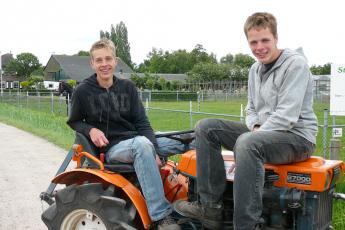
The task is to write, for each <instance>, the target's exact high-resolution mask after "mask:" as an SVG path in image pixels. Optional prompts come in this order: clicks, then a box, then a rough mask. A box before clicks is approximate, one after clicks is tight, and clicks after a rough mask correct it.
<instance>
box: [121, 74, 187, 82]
mask: <svg viewBox="0 0 345 230" xmlns="http://www.w3.org/2000/svg"><path fill="white" fill-rule="evenodd" d="M132 74H133V73H123V74H120V73H116V74H115V76H116V77H118V78H126V79H130V78H131V75H132ZM135 75H137V76H139V77H144V76H145V74H144V73H135ZM150 76H157V77H163V78H164V79H165V80H166V81H181V82H186V79H187V75H186V74H168V73H150Z"/></svg>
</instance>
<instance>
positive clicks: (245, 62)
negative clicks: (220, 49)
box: [233, 53, 255, 69]
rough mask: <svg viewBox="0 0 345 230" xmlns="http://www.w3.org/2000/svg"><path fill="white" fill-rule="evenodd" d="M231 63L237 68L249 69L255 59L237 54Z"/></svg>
mask: <svg viewBox="0 0 345 230" xmlns="http://www.w3.org/2000/svg"><path fill="white" fill-rule="evenodd" d="M233 63H234V64H235V65H237V66H240V67H243V68H248V69H249V68H250V67H251V66H252V65H253V64H254V63H255V59H254V58H252V57H251V56H249V55H248V54H241V53H239V54H236V55H235V57H234V62H233Z"/></svg>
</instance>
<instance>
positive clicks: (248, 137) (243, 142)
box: [234, 132, 258, 161]
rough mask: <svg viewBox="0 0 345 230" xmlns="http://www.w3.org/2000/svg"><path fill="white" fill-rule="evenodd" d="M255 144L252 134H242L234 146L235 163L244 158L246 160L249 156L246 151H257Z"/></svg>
mask: <svg viewBox="0 0 345 230" xmlns="http://www.w3.org/2000/svg"><path fill="white" fill-rule="evenodd" d="M257 144H258V143H257V142H256V140H255V138H254V135H253V133H252V132H248V133H243V134H242V135H240V136H239V137H238V138H237V140H236V143H235V146H234V153H235V155H236V161H239V160H240V159H243V160H245V159H244V158H248V157H249V154H246V153H247V152H248V150H253V149H257Z"/></svg>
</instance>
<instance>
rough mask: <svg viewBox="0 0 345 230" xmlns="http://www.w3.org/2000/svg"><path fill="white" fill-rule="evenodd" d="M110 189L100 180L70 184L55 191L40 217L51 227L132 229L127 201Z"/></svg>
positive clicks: (64, 229)
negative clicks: (104, 186)
mask: <svg viewBox="0 0 345 230" xmlns="http://www.w3.org/2000/svg"><path fill="white" fill-rule="evenodd" d="M113 193H114V187H113V186H110V187H109V188H108V189H107V190H104V189H103V185H102V184H99V183H94V184H83V185H79V186H78V185H70V186H68V187H66V188H64V189H62V190H60V191H58V192H57V193H56V195H55V203H54V204H52V205H51V206H50V207H49V208H48V209H47V210H45V211H44V213H43V214H42V220H43V222H44V223H45V224H46V225H47V227H48V229H50V230H80V229H97V230H113V229H131V230H133V229H135V228H134V227H132V226H131V225H130V223H131V221H132V220H133V218H134V216H133V214H132V215H131V214H130V213H128V210H127V209H126V201H125V200H123V199H120V198H117V197H114V196H113Z"/></svg>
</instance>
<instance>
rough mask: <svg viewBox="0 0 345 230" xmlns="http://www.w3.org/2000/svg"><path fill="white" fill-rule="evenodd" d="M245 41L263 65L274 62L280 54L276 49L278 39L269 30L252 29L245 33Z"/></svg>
mask: <svg viewBox="0 0 345 230" xmlns="http://www.w3.org/2000/svg"><path fill="white" fill-rule="evenodd" d="M247 40H248V44H249V47H250V49H251V51H252V53H253V55H254V56H255V57H256V58H257V59H258V61H259V62H261V63H263V64H269V63H271V62H273V61H274V60H276V59H277V58H278V56H279V54H280V51H279V49H278V48H277V42H278V38H277V37H274V36H273V34H272V32H271V31H270V29H269V28H265V29H264V28H252V29H250V30H249V31H248V32H247Z"/></svg>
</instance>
